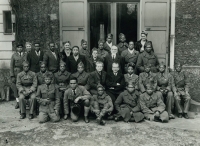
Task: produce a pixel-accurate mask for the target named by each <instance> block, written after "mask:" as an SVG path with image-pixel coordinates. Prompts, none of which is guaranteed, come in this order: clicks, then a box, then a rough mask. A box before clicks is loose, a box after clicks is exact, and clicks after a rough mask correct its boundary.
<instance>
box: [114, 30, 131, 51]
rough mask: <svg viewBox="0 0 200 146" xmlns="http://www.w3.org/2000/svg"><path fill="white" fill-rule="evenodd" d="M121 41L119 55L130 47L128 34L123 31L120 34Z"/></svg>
mask: <svg viewBox="0 0 200 146" xmlns="http://www.w3.org/2000/svg"><path fill="white" fill-rule="evenodd" d="M119 41H120V43H119V44H118V45H117V47H118V50H119V51H118V53H119V55H120V54H121V53H122V52H123V51H124V50H127V49H128V46H129V45H128V44H127V43H126V36H125V35H124V34H123V33H120V34H119Z"/></svg>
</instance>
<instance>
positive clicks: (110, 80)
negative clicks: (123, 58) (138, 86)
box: [106, 63, 125, 103]
mask: <svg viewBox="0 0 200 146" xmlns="http://www.w3.org/2000/svg"><path fill="white" fill-rule="evenodd" d="M112 70H113V72H112V73H107V76H106V87H107V90H106V93H107V94H108V95H109V96H110V97H111V98H112V101H113V103H114V102H115V100H116V98H117V97H118V96H119V94H120V93H121V92H123V91H124V88H125V80H124V75H123V74H122V73H121V72H119V64H118V63H113V64H112Z"/></svg>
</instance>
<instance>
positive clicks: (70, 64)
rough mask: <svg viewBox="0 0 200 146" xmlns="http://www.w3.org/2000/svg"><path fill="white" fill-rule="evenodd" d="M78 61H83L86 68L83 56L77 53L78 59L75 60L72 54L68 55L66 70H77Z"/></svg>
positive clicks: (72, 71)
mask: <svg viewBox="0 0 200 146" xmlns="http://www.w3.org/2000/svg"><path fill="white" fill-rule="evenodd" d="M80 62H83V64H84V66H85V68H87V64H86V59H85V56H83V55H80V54H79V58H78V60H77V61H76V60H75V58H74V56H73V55H72V56H69V57H68V58H67V63H66V64H67V71H69V72H70V73H75V72H77V65H78V64H79V63H80Z"/></svg>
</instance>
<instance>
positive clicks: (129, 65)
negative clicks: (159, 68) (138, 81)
mask: <svg viewBox="0 0 200 146" xmlns="http://www.w3.org/2000/svg"><path fill="white" fill-rule="evenodd" d="M127 67H132V68H135V63H133V62H129V63H128V64H127Z"/></svg>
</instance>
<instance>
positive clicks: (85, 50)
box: [79, 39, 90, 59]
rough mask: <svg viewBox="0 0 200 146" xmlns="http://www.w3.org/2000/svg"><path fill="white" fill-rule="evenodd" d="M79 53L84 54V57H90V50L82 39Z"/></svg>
mask: <svg viewBox="0 0 200 146" xmlns="http://www.w3.org/2000/svg"><path fill="white" fill-rule="evenodd" d="M79 53H80V55H83V56H85V58H86V59H87V58H89V57H90V51H89V49H88V48H87V41H86V40H84V39H82V40H81V48H80V50H79Z"/></svg>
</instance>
